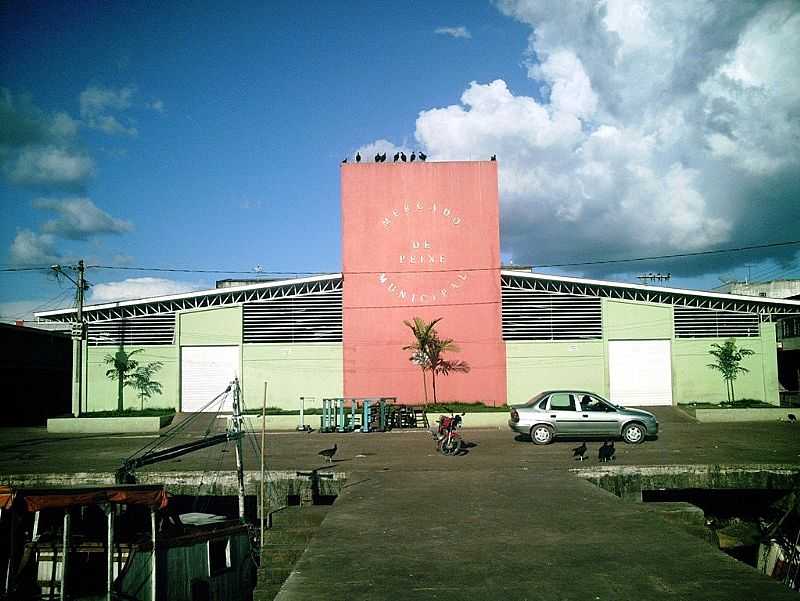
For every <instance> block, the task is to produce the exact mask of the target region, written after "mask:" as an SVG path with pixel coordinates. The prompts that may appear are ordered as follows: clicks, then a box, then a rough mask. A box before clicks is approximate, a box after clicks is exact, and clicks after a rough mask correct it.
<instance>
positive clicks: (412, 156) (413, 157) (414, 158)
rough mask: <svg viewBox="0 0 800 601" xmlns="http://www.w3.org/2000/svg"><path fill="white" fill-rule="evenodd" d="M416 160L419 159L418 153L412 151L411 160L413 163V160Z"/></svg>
mask: <svg viewBox="0 0 800 601" xmlns="http://www.w3.org/2000/svg"><path fill="white" fill-rule="evenodd" d="M416 160H417V155H416V154H415V153H413V152H412V153H411V162H412V163H413V162H414V161H416Z"/></svg>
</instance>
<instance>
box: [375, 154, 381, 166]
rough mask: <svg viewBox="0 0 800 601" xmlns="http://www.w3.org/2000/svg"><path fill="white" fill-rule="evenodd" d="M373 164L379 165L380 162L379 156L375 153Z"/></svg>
mask: <svg viewBox="0 0 800 601" xmlns="http://www.w3.org/2000/svg"><path fill="white" fill-rule="evenodd" d="M375 162H376V163H380V162H381V155H380V154H378V153H377V152H376V153H375Z"/></svg>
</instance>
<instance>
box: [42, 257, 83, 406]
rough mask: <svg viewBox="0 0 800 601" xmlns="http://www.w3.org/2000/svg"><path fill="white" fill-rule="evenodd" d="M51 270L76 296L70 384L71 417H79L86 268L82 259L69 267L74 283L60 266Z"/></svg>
mask: <svg viewBox="0 0 800 601" xmlns="http://www.w3.org/2000/svg"><path fill="white" fill-rule="evenodd" d="M50 269H52V270H53V271H54V272H55V274H56V277H58V276H64V277H65V278H67V279H68V280H69V281H70V282H72V283H73V284H75V287H76V288H77V294H76V297H75V300H76V301H77V305H78V315H77V322H78V323H77V324H75V325H73V327H72V356H73V357H74V366H73V375H74V378H73V382H72V415H74V416H75V417H80V415H81V401H82V399H83V346H84V341H85V340H86V324H85V323H84V322H83V298H84V292H86V290H87V289H88V288H89V285H88V283H87V282H86V278H85V277H84V272H85V271H86V266H85V265H84V264H83V259H81V260H80V261H78V265H77V267H70V269H72V270H74V271H77V272H78V281H75V280H74V279H73V278H72V277H70V275H69V274H68V273H67V272H66V271H64V269H63V268H62V267H61V265H53V266H52V267H51V268H50Z"/></svg>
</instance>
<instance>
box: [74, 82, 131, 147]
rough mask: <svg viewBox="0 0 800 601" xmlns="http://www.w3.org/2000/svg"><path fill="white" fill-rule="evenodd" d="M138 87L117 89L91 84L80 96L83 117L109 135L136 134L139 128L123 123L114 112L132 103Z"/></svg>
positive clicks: (124, 109)
mask: <svg viewBox="0 0 800 601" xmlns="http://www.w3.org/2000/svg"><path fill="white" fill-rule="evenodd" d="M135 93H136V88H134V87H133V86H127V87H124V88H120V89H118V90H115V89H113V88H106V87H102V86H97V85H93V86H89V87H88V88H86V89H85V90H84V91H83V92H81V94H80V97H79V102H80V111H81V118H82V119H83V120H84V122H85V123H86V125H87V126H88V127H90V128H92V129H98V130H100V131H102V132H104V133H106V134H109V135H118V134H120V135H129V136H136V135H137V134H138V130H137V129H136V128H135V127H134V126H132V125H123V124H122V123H121V122H120V121H119V119H118V118H117V116H115V115H114V114H112V113H121V112H124V111H126V110H128V109H129V108H130V107H131V105H132V101H131V99H132V97H133V95H134V94H135Z"/></svg>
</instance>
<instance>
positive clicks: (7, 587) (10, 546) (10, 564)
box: [0, 509, 15, 593]
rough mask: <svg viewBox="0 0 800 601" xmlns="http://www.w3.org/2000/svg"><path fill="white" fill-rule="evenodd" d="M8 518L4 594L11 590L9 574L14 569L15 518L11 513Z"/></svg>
mask: <svg viewBox="0 0 800 601" xmlns="http://www.w3.org/2000/svg"><path fill="white" fill-rule="evenodd" d="M2 516H3V510H2V509H0V517H2ZM8 517H9V519H10V520H11V525H10V526H9V528H10V529H11V532H10V534H9V537H8V538H9V541H8V565H7V566H6V580H5V583H4V584H5V587H4V588H5V592H6V593H7V592H8V591H9V590H10V589H11V572H12V570H13V567H14V534H15V532H14V531H15V528H14V517H15V516H14V514H13V512H11V511H9V512H8Z"/></svg>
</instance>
